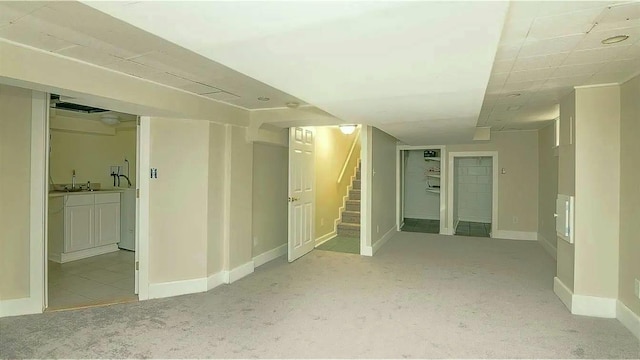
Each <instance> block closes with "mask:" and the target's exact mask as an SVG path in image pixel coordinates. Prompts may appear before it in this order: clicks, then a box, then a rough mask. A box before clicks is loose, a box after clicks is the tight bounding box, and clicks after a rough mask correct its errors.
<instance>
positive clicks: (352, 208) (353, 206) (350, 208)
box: [347, 204, 360, 211]
mask: <svg viewBox="0 0 640 360" xmlns="http://www.w3.org/2000/svg"><path fill="white" fill-rule="evenodd" d="M347 211H360V204H347Z"/></svg>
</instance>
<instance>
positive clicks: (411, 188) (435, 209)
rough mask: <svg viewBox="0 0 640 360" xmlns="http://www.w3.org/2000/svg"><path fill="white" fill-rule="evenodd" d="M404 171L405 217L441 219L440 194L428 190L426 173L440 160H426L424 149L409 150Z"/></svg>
mask: <svg viewBox="0 0 640 360" xmlns="http://www.w3.org/2000/svg"><path fill="white" fill-rule="evenodd" d="M407 153H408V155H407V156H408V157H407V163H406V167H405V173H404V187H405V191H404V217H405V218H411V219H430V220H439V219H440V194H436V193H433V192H428V191H427V190H426V189H427V179H426V176H425V173H426V172H427V171H428V170H429V169H430V168H432V167H434V166H437V165H438V162H435V161H425V160H424V151H423V150H409V151H407Z"/></svg>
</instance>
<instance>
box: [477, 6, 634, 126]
mask: <svg viewBox="0 0 640 360" xmlns="http://www.w3.org/2000/svg"><path fill="white" fill-rule="evenodd" d="M620 34H624V35H629V36H630V38H629V39H628V40H626V41H624V42H621V43H618V44H612V45H604V44H602V43H601V41H602V40H603V39H606V38H608V37H611V36H615V35H620ZM639 72H640V2H595V1H563V2H554V1H549V2H537V1H536V2H524V1H518V2H513V3H511V6H510V9H509V14H508V17H507V22H506V23H505V26H504V30H503V32H502V37H501V40H500V47H499V48H498V52H497V54H496V60H495V63H494V64H493V70H492V72H491V78H490V80H489V85H488V87H487V92H486V95H485V98H484V103H483V105H482V112H481V114H480V118H479V119H478V126H491V128H492V129H493V130H527V129H537V128H540V127H542V126H544V125H545V124H546V122H545V120H550V119H554V118H555V117H557V116H558V101H559V99H560V98H561V97H563V96H565V95H567V94H568V93H570V92H571V91H572V89H573V87H574V86H582V85H594V84H605V83H620V82H624V81H626V80H628V79H629V78H631V77H632V76H634V75H636V74H638V73H639ZM514 94H520V95H519V96H514ZM509 95H511V96H509Z"/></svg>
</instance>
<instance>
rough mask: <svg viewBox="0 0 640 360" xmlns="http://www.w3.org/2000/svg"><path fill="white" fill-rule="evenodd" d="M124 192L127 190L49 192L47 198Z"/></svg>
mask: <svg viewBox="0 0 640 360" xmlns="http://www.w3.org/2000/svg"><path fill="white" fill-rule="evenodd" d="M125 190H127V189H100V190H95V191H87V190H83V191H74V192H67V191H49V197H60V196H65V195H70V196H73V195H95V194H112V193H122V192H125Z"/></svg>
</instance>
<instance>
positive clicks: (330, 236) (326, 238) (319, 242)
mask: <svg viewBox="0 0 640 360" xmlns="http://www.w3.org/2000/svg"><path fill="white" fill-rule="evenodd" d="M336 236H338V232H337V231H336V230H333V231H332V232H330V233H328V234H324V235H322V236H320V237H319V238H317V239H316V245H315V247H318V246H320V245H322V244H324V243H326V242H327V241H329V240H331V239H333V238H335V237H336ZM254 259H255V258H254Z"/></svg>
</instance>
